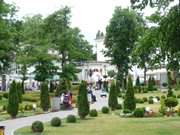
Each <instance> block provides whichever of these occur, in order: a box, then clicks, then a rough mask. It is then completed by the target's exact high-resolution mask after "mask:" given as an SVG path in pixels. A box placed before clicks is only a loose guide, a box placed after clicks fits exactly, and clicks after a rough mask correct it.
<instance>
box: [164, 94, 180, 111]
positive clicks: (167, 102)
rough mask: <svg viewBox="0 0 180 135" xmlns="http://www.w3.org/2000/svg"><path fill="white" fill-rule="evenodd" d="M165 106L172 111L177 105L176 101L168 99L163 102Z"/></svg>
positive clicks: (172, 98)
mask: <svg viewBox="0 0 180 135" xmlns="http://www.w3.org/2000/svg"><path fill="white" fill-rule="evenodd" d="M165 105H166V106H167V107H169V108H170V109H172V108H173V107H176V106H177V105H178V100H177V99H176V98H174V97H168V98H167V99H166V100H165Z"/></svg>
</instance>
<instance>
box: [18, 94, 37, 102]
mask: <svg viewBox="0 0 180 135" xmlns="http://www.w3.org/2000/svg"><path fill="white" fill-rule="evenodd" d="M22 100H23V101H28V102H38V101H39V97H32V95H23V97H22Z"/></svg>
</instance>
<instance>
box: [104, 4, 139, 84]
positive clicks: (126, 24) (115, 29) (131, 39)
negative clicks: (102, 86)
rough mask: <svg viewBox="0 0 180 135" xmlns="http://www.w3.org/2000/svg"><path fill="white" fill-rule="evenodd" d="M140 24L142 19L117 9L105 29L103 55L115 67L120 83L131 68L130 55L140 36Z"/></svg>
mask: <svg viewBox="0 0 180 135" xmlns="http://www.w3.org/2000/svg"><path fill="white" fill-rule="evenodd" d="M141 23H142V19H141V18H140V17H139V16H138V15H137V14H136V13H135V12H134V11H133V10H131V9H122V8H121V7H117V8H116V9H115V11H114V14H113V17H112V18H111V20H110V24H109V25H108V26H107V28H106V37H105V46H106V48H107V51H106V52H105V55H106V56H109V57H111V62H112V64H115V65H116V66H117V69H118V73H117V79H118V80H120V81H121V83H122V82H123V81H124V80H125V78H126V76H127V74H128V70H129V69H130V68H131V65H130V63H131V60H130V55H131V53H132V50H133V48H134V45H135V42H136V40H137V38H138V35H139V34H140V33H139V32H140V28H141V25H142V24H141ZM122 84H123V83H122Z"/></svg>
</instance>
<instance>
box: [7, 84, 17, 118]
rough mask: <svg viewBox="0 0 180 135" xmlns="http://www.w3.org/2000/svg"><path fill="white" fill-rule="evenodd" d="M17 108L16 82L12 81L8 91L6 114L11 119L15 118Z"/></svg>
mask: <svg viewBox="0 0 180 135" xmlns="http://www.w3.org/2000/svg"><path fill="white" fill-rule="evenodd" d="M18 108H19V97H18V91H17V85H16V82H15V81H13V82H12V84H11V86H10V90H9V98H8V106H7V112H8V113H9V114H10V115H11V117H12V118H15V117H16V115H17V114H18Z"/></svg>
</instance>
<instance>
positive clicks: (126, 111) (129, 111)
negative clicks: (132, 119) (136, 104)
mask: <svg viewBox="0 0 180 135" xmlns="http://www.w3.org/2000/svg"><path fill="white" fill-rule="evenodd" d="M123 113H124V114H127V113H132V111H131V110H129V109H124V110H123Z"/></svg>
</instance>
